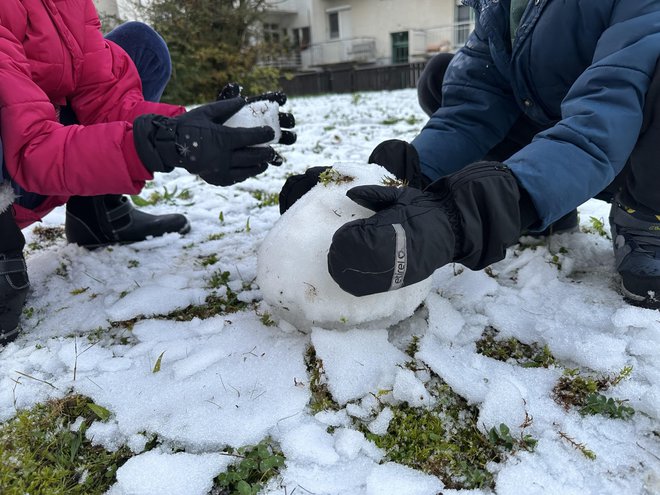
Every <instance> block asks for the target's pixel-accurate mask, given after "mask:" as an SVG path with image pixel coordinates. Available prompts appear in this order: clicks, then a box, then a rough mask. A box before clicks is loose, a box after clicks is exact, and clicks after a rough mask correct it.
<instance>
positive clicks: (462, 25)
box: [454, 4, 474, 47]
mask: <svg viewBox="0 0 660 495" xmlns="http://www.w3.org/2000/svg"><path fill="white" fill-rule="evenodd" d="M473 18H474V13H473V11H472V8H471V7H468V6H467V5H463V4H456V9H455V10H454V22H455V24H454V26H455V27H454V46H459V47H460V46H463V45H465V43H466V42H467V39H468V36H469V35H470V31H472V21H473Z"/></svg>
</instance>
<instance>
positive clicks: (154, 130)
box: [133, 114, 175, 173]
mask: <svg viewBox="0 0 660 495" xmlns="http://www.w3.org/2000/svg"><path fill="white" fill-rule="evenodd" d="M173 120H174V119H172V118H169V117H165V116H163V115H155V114H147V115H140V116H138V117H136V118H135V120H134V121H133V143H134V144H135V150H136V151H137V154H138V156H139V157H140V160H141V161H142V164H143V165H144V167H145V168H146V169H147V170H149V171H150V172H152V173H153V172H171V171H172V170H174V166H172V165H169V164H168V163H167V161H166V160H164V159H163V156H162V155H161V153H160V151H159V147H161V148H162V147H163V146H165V147H171V148H172V151H175V134H174V132H175V128H174V125H173Z"/></svg>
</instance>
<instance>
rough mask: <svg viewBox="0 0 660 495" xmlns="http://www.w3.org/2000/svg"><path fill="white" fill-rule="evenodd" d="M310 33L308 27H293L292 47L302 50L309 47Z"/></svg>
mask: <svg viewBox="0 0 660 495" xmlns="http://www.w3.org/2000/svg"><path fill="white" fill-rule="evenodd" d="M309 40H310V33H309V28H308V27H303V28H294V29H293V48H296V49H299V50H304V49H306V48H309Z"/></svg>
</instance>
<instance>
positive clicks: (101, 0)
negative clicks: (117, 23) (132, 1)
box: [94, 0, 119, 16]
mask: <svg viewBox="0 0 660 495" xmlns="http://www.w3.org/2000/svg"><path fill="white" fill-rule="evenodd" d="M94 4H95V5H96V10H97V11H98V12H99V15H100V16H104V15H112V16H116V15H118V14H119V8H118V6H117V0H94Z"/></svg>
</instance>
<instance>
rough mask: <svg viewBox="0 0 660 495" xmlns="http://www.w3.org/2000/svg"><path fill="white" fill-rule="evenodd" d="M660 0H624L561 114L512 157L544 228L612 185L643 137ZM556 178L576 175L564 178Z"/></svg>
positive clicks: (659, 40) (659, 35)
mask: <svg viewBox="0 0 660 495" xmlns="http://www.w3.org/2000/svg"><path fill="white" fill-rule="evenodd" d="M658 5H660V2H659V1H658V0H640V1H639V2H630V1H628V0H621V1H620V2H618V4H617V6H616V7H615V9H614V11H613V15H612V18H611V21H610V24H609V26H610V27H609V28H608V29H606V30H605V31H604V32H603V34H602V35H601V37H600V38H599V41H598V43H597V46H596V50H595V54H594V57H593V61H592V64H591V65H590V66H589V67H588V68H587V69H586V70H585V71H584V72H583V73H582V74H581V75H580V77H578V79H577V80H576V81H575V83H574V84H573V85H572V87H571V89H570V90H569V92H568V94H567V95H566V98H565V99H564V101H563V102H562V105H561V120H560V121H559V122H558V123H557V124H556V125H555V126H553V127H551V128H550V129H548V130H546V131H544V132H542V133H540V134H539V135H537V136H536V137H535V139H534V141H532V143H531V144H529V145H528V146H526V147H525V148H523V149H522V150H521V151H520V152H518V153H516V154H515V155H513V156H512V157H511V158H510V159H508V160H507V161H506V162H507V164H508V165H509V167H510V168H511V170H512V171H513V173H514V174H515V175H516V178H517V179H518V181H519V182H520V183H521V184H522V186H523V187H524V188H525V189H526V190H527V191H528V192H529V194H530V196H531V199H532V201H533V203H534V205H535V207H536V210H537V212H538V214H539V217H540V219H541V224H540V225H538V226H535V228H538V229H539V230H540V229H543V228H545V227H546V226H547V225H548V224H549V223H551V222H553V221H554V220H556V219H557V218H560V217H561V216H562V215H564V214H566V213H567V212H568V211H570V210H571V209H573V208H575V207H577V206H578V205H580V204H582V203H583V202H584V201H586V200H588V199H589V198H592V197H594V196H595V195H596V194H598V193H599V192H600V191H602V190H603V189H605V187H607V185H608V184H609V183H610V182H611V181H612V180H613V179H614V177H615V176H616V175H617V174H618V173H619V172H620V171H621V170H622V169H623V167H624V165H625V163H626V161H627V159H628V157H629V156H630V154H631V152H632V150H633V147H634V146H635V143H636V141H637V139H638V137H639V133H640V130H641V126H642V119H643V109H644V103H645V97H646V93H647V92H648V89H649V86H650V81H651V78H652V77H653V73H654V71H655V68H656V64H657V63H658V57H659V55H660V52H659V51H658V46H660V11H658ZM554 177H571V180H569V181H561V187H557V183H558V181H556V180H554V179H553V178H554Z"/></svg>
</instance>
